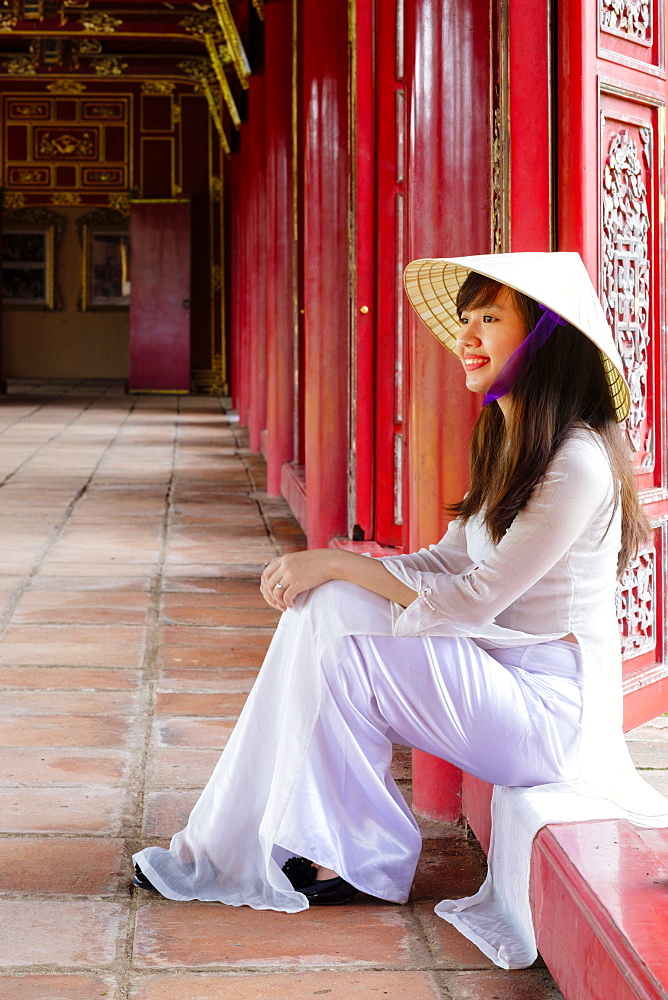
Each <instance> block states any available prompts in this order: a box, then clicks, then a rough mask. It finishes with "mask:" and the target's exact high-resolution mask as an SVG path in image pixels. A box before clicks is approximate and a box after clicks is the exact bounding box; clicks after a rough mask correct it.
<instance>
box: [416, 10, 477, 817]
mask: <svg viewBox="0 0 668 1000" xmlns="http://www.w3.org/2000/svg"><path fill="white" fill-rule="evenodd" d="M488 22H489V12H488V10H487V5H486V4H480V3H477V2H476V0H446V2H444V0H409V2H408V3H406V26H405V28H406V84H407V102H408V121H407V179H406V196H407V248H406V249H407V254H406V257H407V260H408V259H413V258H417V257H440V256H449V255H452V256H455V255H457V256H459V255H464V254H475V253H487V252H489V245H490V223H489V219H490V145H491V143H490V132H489V23H488ZM407 316H408V329H407V338H406V340H407V357H406V372H407V392H408V406H407V418H408V421H407V423H408V426H407V466H408V474H407V477H406V492H407V514H408V521H409V532H408V548H409V550H413V549H416V548H418V547H420V546H421V545H427V544H429V543H431V542H435V541H437V540H438V538H439V537H440V536H441V535H442V534H443V531H444V529H445V515H444V510H443V508H444V506H445V505H446V504H447V503H450V502H453V501H455V500H457V499H459V498H460V497H461V496H462V494H463V493H464V491H465V489H466V484H467V478H468V458H467V443H468V436H469V433H470V430H471V427H472V425H473V422H474V420H475V416H476V414H477V411H478V405H479V404H478V402H477V401H476V399H475V397H473V396H472V394H471V393H469V392H467V390H466V388H465V385H464V378H463V375H462V371H461V368H460V366H459V364H458V362H457V361H456V360H455V359H454V358H452V357H451V356H450V355H449V354H448V352H447V351H446V350H445V349H444V348H443V347H441V346H440V344H439V343H438V342H437V341H436V340H435V338H434V337H433V336H432V335H431V334H430V333H428V331H427V330H426V329H425V328H424V327H423V326H422V325H421V324H420V323H419V321H418V320H417V317H414V316H413V315H412V310H411V311H408V310H407ZM460 787H461V772H460V771H458V770H457V769H456V768H453V767H452V766H451V765H449V764H447V763H445V762H443V761H439V760H436V759H435V758H432V757H429V756H427V755H425V754H421V753H415V755H414V764H413V803H414V807H415V809H416V810H417V811H418V812H420V813H422V814H424V815H428V816H432V817H435V818H442V819H455V818H457V817H458V816H459V813H460V803H459V793H460Z"/></svg>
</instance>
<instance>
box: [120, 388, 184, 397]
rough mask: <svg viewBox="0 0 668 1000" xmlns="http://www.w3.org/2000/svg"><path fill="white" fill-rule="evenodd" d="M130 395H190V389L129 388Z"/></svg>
mask: <svg viewBox="0 0 668 1000" xmlns="http://www.w3.org/2000/svg"><path fill="white" fill-rule="evenodd" d="M127 391H128V395H130V396H189V395H190V389H128V390H127Z"/></svg>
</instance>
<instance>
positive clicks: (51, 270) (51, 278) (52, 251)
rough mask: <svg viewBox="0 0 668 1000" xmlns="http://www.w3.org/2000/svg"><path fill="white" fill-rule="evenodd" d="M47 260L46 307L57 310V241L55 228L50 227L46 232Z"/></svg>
mask: <svg viewBox="0 0 668 1000" xmlns="http://www.w3.org/2000/svg"><path fill="white" fill-rule="evenodd" d="M46 259H47V260H48V262H49V263H48V266H47V267H46V269H45V282H46V288H45V291H46V307H47V309H55V308H56V287H55V286H56V280H55V279H56V241H55V227H54V226H49V228H48V229H47V231H46Z"/></svg>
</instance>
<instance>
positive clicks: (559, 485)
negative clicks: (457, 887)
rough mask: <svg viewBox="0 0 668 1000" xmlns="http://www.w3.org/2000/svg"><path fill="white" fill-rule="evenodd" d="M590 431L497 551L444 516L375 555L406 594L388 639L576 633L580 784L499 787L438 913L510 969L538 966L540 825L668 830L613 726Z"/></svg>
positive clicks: (612, 555) (665, 808)
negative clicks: (535, 913) (484, 841)
mask: <svg viewBox="0 0 668 1000" xmlns="http://www.w3.org/2000/svg"><path fill="white" fill-rule="evenodd" d="M613 500H614V494H613V480H612V473H611V469H610V464H609V461H608V458H607V455H606V452H605V450H604V447H603V444H602V442H601V439H600V438H599V436H598V435H597V434H596V433H594V432H593V431H591V430H589V429H586V428H582V429H578V430H577V431H575V432H574V433H573V434H572V435H571V436H570V437H569V438H568V439H567V440H566V441H565V442H564V444H563V445H562V446H561V447H560V449H559V450H558V452H557V454H556V455H555V457H554V459H553V461H552V463H551V464H550V467H549V469H548V471H547V473H546V475H545V477H544V479H543V480H542V481H541V483H539V485H538V487H537V488H536V490H535V491H534V494H533V496H532V497H531V499H530V500H529V502H528V503H527V505H526V507H525V508H524V509H523V510H522V511H521V512H520V513H519V514H518V515H517V517H516V518H515V520H514V521H513V523H512V524H511V526H510V527H509V529H508V531H507V532H506V534H505V535H504V537H503V538H502V539H501V541H500V542H499V543H498V544H496V545H495V544H494V543H493V541H492V540H491V539H490V537H489V535H488V533H487V531H486V529H485V527H484V524H483V522H482V519H481V518H479V517H478V518H472V519H470V520H469V521H468V523H467V524H466V525H465V526H464V525H463V524H462V523H461V521H459V520H455V521H453V522H452V523H451V524H450V526H449V528H448V531H447V532H446V534H445V536H444V537H443V538H442V539H441V541H440V542H439V543H438V544H436V545H433V546H431V547H430V548H428V549H421V550H420V551H419V552H416V553H412V554H410V555H402V556H391V557H389V558H385V559H383V563H384V565H385V566H386V567H387V569H388V570H390V572H391V573H393V574H394V575H395V576H397V577H398V578H399V579H400V580H402V581H403V582H404V583H405V584H407V585H408V586H409V587H411V588H412V589H413V590H415V591H416V592H417V594H418V597H417V598H416V599H415V600H414V601H413V603H412V604H410V605H409V606H408V607H407V608H406V609H402V608H400V607H398V606H395V608H394V618H393V631H394V634H395V635H418V636H419V635H466V636H469V637H471V638H474V639H476V641H477V642H479V644H480V645H483V646H486V647H487V648H489V647H492V646H507V645H520V644H529V643H536V642H545V641H548V640H551V639H558V638H561V637H563V636H565V635H568V634H569V633H573V635H574V636H575V637H576V639H577V641H578V643H579V644H580V648H581V652H582V699H583V711H582V734H581V739H580V747H579V764H580V772H581V776H582V777H581V779H578V780H577V781H572V782H561V783H558V784H553V785H542V786H539V787H537V788H514V789H499V788H497V789H495V793H494V797H493V808H492V818H493V833H492V844H491V848H490V859H489V860H490V874H489V875H488V879H487V881H486V882H485V884H484V885H483V887H482V889H481V890H480V891H479V892H478V893H477V894H476V895H475V896H473V897H470V898H468V899H465V900H457V901H444V902H443V903H441V904H439V906H438V907H437V912H438V913H439V914H440V915H441V916H443V917H444V919H446V920H448V921H450V922H451V923H453V924H455V926H457V927H458V928H459V929H460V930H461V931H462V932H463V933H464V934H466V935H467V936H468V937H469V938H471V939H472V940H473V941H475V943H476V944H478V946H479V947H480V948H482V950H483V951H484V952H485V953H486V954H487V955H488V956H489V957H491V958H492V959H493V961H495V962H496V963H497V964H499V965H501V966H504V967H506V968H513V967H515V968H516V967H521V966H524V965H527V964H530V962H531V961H533V959H534V958H535V939H534V935H533V929H532V925H531V914H530V910H529V900H528V887H529V866H530V858H531V844H532V841H533V837H534V836H535V834H536V833H537V832H538V830H539V829H540V828H541V827H542V826H544V825H545V824H546V823H554V822H566V821H572V820H584V819H593V818H612V817H620V816H622V817H626V818H628V819H630V820H631V821H633V822H636V823H638V824H641V825H645V826H668V800H666V799H665V798H664V797H663V796H662V795H660V794H659V793H658V792H657V791H655V790H654V789H653V788H651V787H650V786H649V785H647V784H646V782H644V781H642V779H640V777H639V776H638V774H637V772H636V770H635V768H634V767H633V764H632V762H631V760H630V757H629V755H628V751H627V748H626V744H625V742H624V739H623V731H622V708H623V705H622V672H621V655H620V642H619V633H618V625H617V618H616V612H615V588H616V568H617V556H618V552H619V548H620V540H621V513H620V510H619V506H618V508H617V510H616V511H614V514H613V510H614V503H613Z"/></svg>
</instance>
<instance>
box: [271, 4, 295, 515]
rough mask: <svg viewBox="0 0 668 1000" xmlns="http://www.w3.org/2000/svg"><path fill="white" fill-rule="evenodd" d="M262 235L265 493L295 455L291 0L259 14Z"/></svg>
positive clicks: (277, 487) (277, 484)
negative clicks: (263, 172)
mask: <svg viewBox="0 0 668 1000" xmlns="http://www.w3.org/2000/svg"><path fill="white" fill-rule="evenodd" d="M264 30H265V42H264V62H265V155H266V177H267V186H266V198H267V239H266V250H265V261H266V310H267V322H266V330H267V424H266V426H267V439H266V459H267V492H268V493H269V494H270V495H271V496H278V495H279V494H280V492H281V466H282V465H283V463H284V462H291V461H292V459H293V458H294V337H295V302H294V286H293V249H294V245H295V241H294V205H293V190H292V0H272V3H269V4H267V6H266V7H265V15H264Z"/></svg>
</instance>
